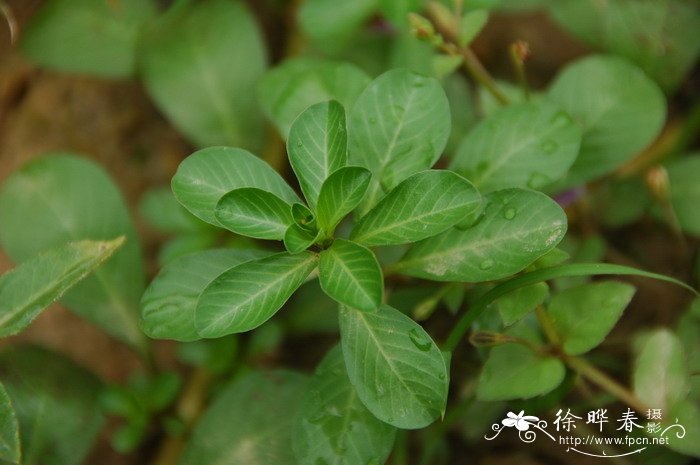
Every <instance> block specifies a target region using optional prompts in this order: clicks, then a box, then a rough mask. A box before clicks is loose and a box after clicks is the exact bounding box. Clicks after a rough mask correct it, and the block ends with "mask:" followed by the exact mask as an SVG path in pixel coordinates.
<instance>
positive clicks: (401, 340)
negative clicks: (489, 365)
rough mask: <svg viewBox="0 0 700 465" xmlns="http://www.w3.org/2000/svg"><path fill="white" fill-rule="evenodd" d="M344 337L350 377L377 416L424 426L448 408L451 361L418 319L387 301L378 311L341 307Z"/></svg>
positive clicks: (410, 426) (408, 426) (400, 423)
mask: <svg viewBox="0 0 700 465" xmlns="http://www.w3.org/2000/svg"><path fill="white" fill-rule="evenodd" d="M340 336H341V342H342V347H343V356H344V358H345V366H346V367H347V371H348V377H349V378H350V382H351V383H352V385H353V386H354V387H355V390H356V391H357V395H358V397H359V398H360V400H362V403H363V404H365V406H366V407H367V408H368V409H369V410H370V411H371V412H372V413H373V414H374V415H375V416H376V417H377V418H379V419H380V420H382V421H384V422H386V423H389V424H390V425H393V426H396V427H398V428H406V429H413V428H423V427H425V426H427V425H429V424H430V423H432V422H433V421H435V419H437V418H438V417H439V416H440V415H441V414H442V413H443V412H444V411H445V404H446V402H447V390H448V385H449V381H448V378H449V375H448V372H447V366H446V364H445V360H444V359H443V356H442V353H441V352H440V349H438V347H437V345H436V344H435V342H433V340H432V339H431V338H430V336H429V335H428V333H426V332H425V330H423V328H422V327H421V326H420V325H419V324H418V323H416V322H415V321H413V320H411V319H410V318H409V317H407V316H406V315H404V314H403V313H401V312H400V311H398V310H396V309H394V308H392V307H389V306H388V305H382V306H381V307H380V309H379V311H377V312H374V313H367V312H361V311H359V310H354V309H351V308H347V307H343V308H341V310H340Z"/></svg>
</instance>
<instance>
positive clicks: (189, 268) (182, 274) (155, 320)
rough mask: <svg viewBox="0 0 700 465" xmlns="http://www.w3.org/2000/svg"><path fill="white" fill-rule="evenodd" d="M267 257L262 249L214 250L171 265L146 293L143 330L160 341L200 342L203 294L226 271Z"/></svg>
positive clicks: (142, 320)
mask: <svg viewBox="0 0 700 465" xmlns="http://www.w3.org/2000/svg"><path fill="white" fill-rule="evenodd" d="M266 255H268V254H267V253H266V252H263V251H260V250H242V249H212V250H205V251H202V252H195V253H192V254H187V255H185V256H182V257H179V258H177V259H175V260H173V261H171V262H169V263H168V264H166V265H165V266H164V267H163V268H162V269H161V270H160V272H159V273H158V275H157V276H156V277H155V278H154V279H153V281H152V282H151V284H150V285H149V286H148V288H147V289H146V292H145V293H144V294H143V298H142V299H141V328H143V331H144V332H145V333H146V334H147V335H148V336H149V337H152V338H157V339H175V340H177V341H194V340H197V339H199V338H200V336H199V334H197V328H196V327H195V324H194V315H195V309H196V307H197V300H198V299H199V295H200V294H201V293H202V291H203V290H204V289H205V288H206V287H207V285H208V284H209V283H210V282H212V281H213V280H214V279H215V278H216V277H217V276H219V275H220V274H221V273H223V272H224V271H226V270H228V269H231V268H233V267H234V266H237V265H240V264H241V263H245V262H248V261H250V260H257V259H260V258H263V257H265V256H266Z"/></svg>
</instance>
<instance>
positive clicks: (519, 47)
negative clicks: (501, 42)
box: [510, 40, 530, 100]
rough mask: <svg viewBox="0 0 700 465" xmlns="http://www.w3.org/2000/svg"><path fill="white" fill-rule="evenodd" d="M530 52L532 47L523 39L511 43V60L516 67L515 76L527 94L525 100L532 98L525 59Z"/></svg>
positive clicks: (514, 67)
mask: <svg viewBox="0 0 700 465" xmlns="http://www.w3.org/2000/svg"><path fill="white" fill-rule="evenodd" d="M529 54H530V47H529V46H528V44H527V43H526V42H524V41H522V40H518V41H515V42H513V43H512V44H511V45H510V62H511V64H512V65H513V69H515V77H516V78H517V80H518V82H519V83H520V87H522V89H523V93H524V94H525V100H530V86H529V85H528V83H527V73H526V72H525V60H526V59H527V56H528V55H529Z"/></svg>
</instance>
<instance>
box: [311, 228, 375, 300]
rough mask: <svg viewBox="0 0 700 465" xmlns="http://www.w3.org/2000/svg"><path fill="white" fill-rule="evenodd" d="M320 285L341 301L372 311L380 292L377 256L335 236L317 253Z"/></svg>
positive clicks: (364, 248) (366, 249)
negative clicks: (327, 245) (329, 243)
mask: <svg viewBox="0 0 700 465" xmlns="http://www.w3.org/2000/svg"><path fill="white" fill-rule="evenodd" d="M319 281H320V283H321V288H322V289H323V291H324V292H325V293H326V294H328V295H329V296H330V297H332V298H333V299H335V300H337V301H338V302H340V303H341V304H344V305H347V306H349V307H352V308H356V309H358V310H363V311H366V312H372V311H374V310H376V309H377V308H379V305H380V304H381V303H382V296H383V294H384V277H383V276H382V270H381V268H380V267H379V263H377V259H376V257H375V256H374V254H373V253H372V251H371V250H369V249H368V248H366V247H363V246H361V245H359V244H356V243H354V242H351V241H346V240H344V239H336V240H335V241H333V245H331V246H330V247H329V248H327V249H326V250H324V251H322V252H321V253H320V254H319Z"/></svg>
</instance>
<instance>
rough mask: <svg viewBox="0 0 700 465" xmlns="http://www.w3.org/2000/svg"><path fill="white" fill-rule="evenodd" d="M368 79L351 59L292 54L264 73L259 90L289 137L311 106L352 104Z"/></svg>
mask: <svg viewBox="0 0 700 465" xmlns="http://www.w3.org/2000/svg"><path fill="white" fill-rule="evenodd" d="M336 7H337V4H336ZM369 82H370V78H369V76H367V74H365V73H364V72H363V71H362V70H360V69H359V68H357V67H356V66H354V65H352V64H350V63H342V62H335V61H322V60H314V59H310V58H293V59H291V60H287V61H284V62H283V63H282V64H280V65H279V66H276V67H275V68H274V69H272V70H270V71H268V72H267V73H266V74H265V75H264V76H263V78H262V81H261V82H260V87H259V92H258V94H259V98H260V105H261V106H262V108H263V110H264V111H265V113H266V114H267V116H268V117H269V118H270V119H271V120H272V121H273V122H274V123H275V126H277V129H278V130H279V132H280V134H282V137H283V138H285V139H286V138H287V135H288V134H289V130H290V128H291V127H292V122H293V121H294V120H295V119H296V117H297V116H299V115H300V114H301V113H302V112H303V111H304V110H306V109H307V108H308V107H310V106H311V105H313V104H315V103H319V102H325V101H328V100H337V101H338V102H340V103H341V104H342V105H343V106H344V107H345V108H350V107H351V106H352V105H353V104H354V103H355V100H356V99H357V97H358V96H359V95H360V93H361V92H362V90H363V89H364V88H365V87H366V86H367V84H368V83H369Z"/></svg>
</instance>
